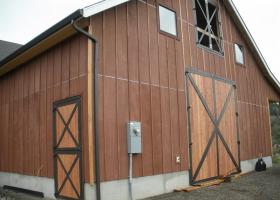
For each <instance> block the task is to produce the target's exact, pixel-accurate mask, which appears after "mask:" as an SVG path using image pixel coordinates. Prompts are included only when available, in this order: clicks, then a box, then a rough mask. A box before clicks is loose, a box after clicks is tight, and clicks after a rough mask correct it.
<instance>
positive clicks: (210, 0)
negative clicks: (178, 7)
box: [192, 0, 224, 57]
mask: <svg viewBox="0 0 280 200" xmlns="http://www.w3.org/2000/svg"><path fill="white" fill-rule="evenodd" d="M196 1H197V0H192V3H193V16H194V23H195V32H196V45H197V47H199V48H202V49H204V50H206V51H209V52H211V53H214V54H216V55H219V56H222V57H224V37H223V31H222V22H221V15H220V5H219V3H218V2H217V0H208V4H209V3H210V4H212V5H213V6H215V7H216V8H217V17H218V21H217V23H218V24H217V25H218V27H217V28H218V36H215V35H214V34H211V33H209V32H208V31H205V32H206V34H205V35H206V36H207V38H209V37H211V38H218V39H219V43H220V46H221V47H220V51H216V50H214V49H213V48H210V44H209V46H205V45H203V44H200V43H199V37H198V33H202V31H204V30H202V29H201V28H200V27H198V24H197V23H198V22H197V13H196V9H197V8H196ZM200 30H201V31H200ZM209 35H210V36H209Z"/></svg>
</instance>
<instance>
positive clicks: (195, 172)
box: [186, 70, 240, 184]
mask: <svg viewBox="0 0 280 200" xmlns="http://www.w3.org/2000/svg"><path fill="white" fill-rule="evenodd" d="M186 76H187V91H188V92H187V99H188V118H189V120H188V121H189V137H190V138H189V141H190V161H191V169H190V178H191V183H192V184H196V183H199V182H202V181H207V180H211V179H215V178H218V177H219V176H223V175H229V174H233V173H237V172H240V160H239V136H238V123H237V122H238V120H237V108H236V106H237V104H236V96H235V91H236V87H235V84H234V83H233V82H231V81H227V80H224V79H222V78H219V77H216V76H214V75H211V74H207V73H204V72H199V71H194V70H188V72H187V73H186Z"/></svg>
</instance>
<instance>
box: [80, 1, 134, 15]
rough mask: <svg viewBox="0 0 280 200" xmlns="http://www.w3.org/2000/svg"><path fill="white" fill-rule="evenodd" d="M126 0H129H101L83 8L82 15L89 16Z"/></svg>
mask: <svg viewBox="0 0 280 200" xmlns="http://www.w3.org/2000/svg"><path fill="white" fill-rule="evenodd" d="M128 1H130V0H103V1H100V2H97V3H95V4H92V5H90V6H87V7H85V8H83V16H84V17H90V16H93V15H95V14H98V13H100V12H103V11H105V10H108V9H110V8H113V7H116V6H118V5H120V4H123V3H126V2H128Z"/></svg>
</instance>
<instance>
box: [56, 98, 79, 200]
mask: <svg viewBox="0 0 280 200" xmlns="http://www.w3.org/2000/svg"><path fill="white" fill-rule="evenodd" d="M53 137H54V138H53V139H54V178H55V196H56V197H57V198H63V199H83V194H84V192H83V182H84V181H83V173H82V138H81V137H82V133H81V101H80V97H72V98H69V99H66V100H62V101H58V102H55V103H54V109H53Z"/></svg>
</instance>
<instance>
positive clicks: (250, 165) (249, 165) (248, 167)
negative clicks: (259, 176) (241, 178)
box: [241, 156, 272, 173]
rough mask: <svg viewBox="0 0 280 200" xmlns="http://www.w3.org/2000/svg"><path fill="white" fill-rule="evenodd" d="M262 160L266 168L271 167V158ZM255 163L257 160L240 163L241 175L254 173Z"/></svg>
mask: <svg viewBox="0 0 280 200" xmlns="http://www.w3.org/2000/svg"><path fill="white" fill-rule="evenodd" d="M263 160H264V162H265V163H266V166H267V167H268V168H269V167H272V158H271V156H268V157H264V158H263ZM257 161H258V158H256V159H252V160H246V161H241V171H242V172H243V173H246V172H251V171H254V170H255V165H256V162H257Z"/></svg>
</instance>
